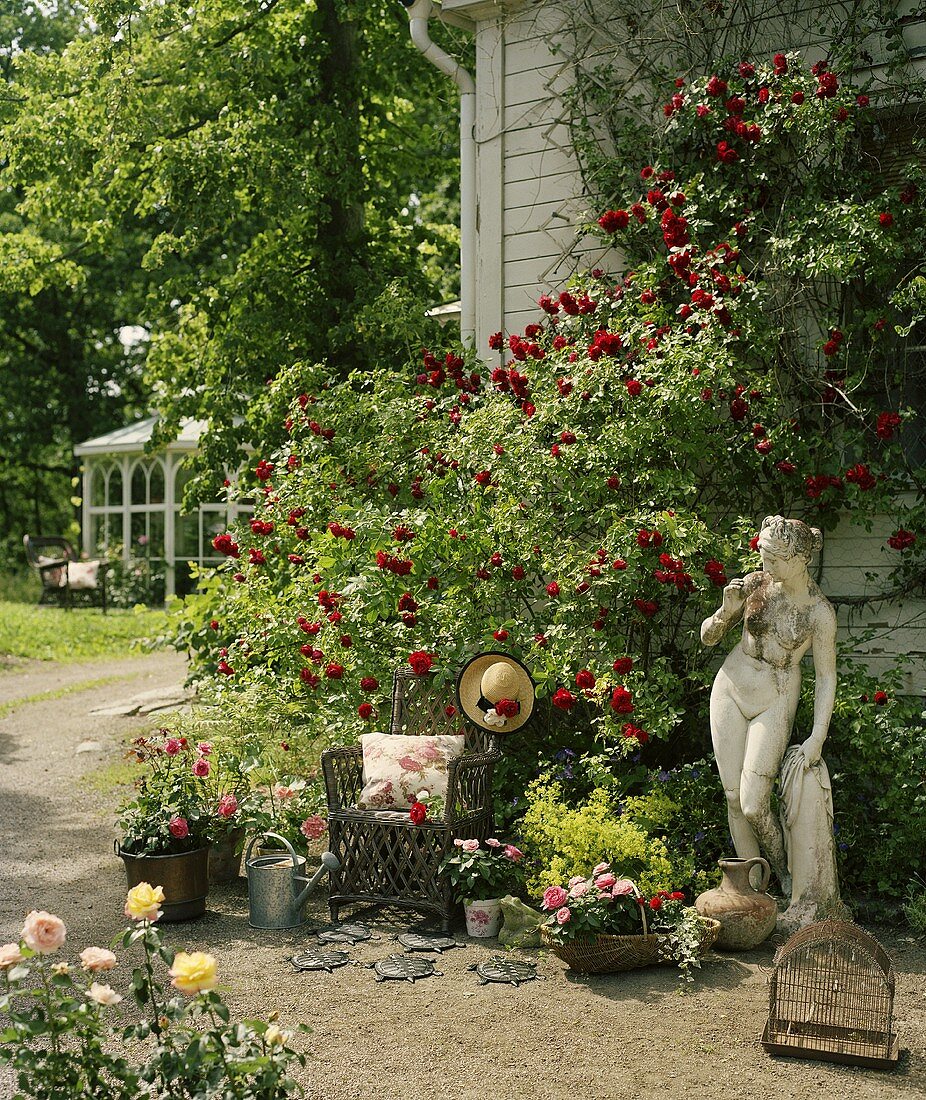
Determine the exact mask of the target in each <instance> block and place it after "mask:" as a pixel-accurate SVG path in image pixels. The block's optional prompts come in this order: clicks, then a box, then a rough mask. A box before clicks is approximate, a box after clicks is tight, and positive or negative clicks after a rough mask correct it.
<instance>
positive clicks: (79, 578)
mask: <svg viewBox="0 0 926 1100" xmlns="http://www.w3.org/2000/svg"><path fill="white" fill-rule="evenodd" d="M99 571H100V563H99V562H98V561H72V562H71V563H70V564H69V565H68V587H69V588H81V589H83V588H96V586H97V575H98V573H99Z"/></svg>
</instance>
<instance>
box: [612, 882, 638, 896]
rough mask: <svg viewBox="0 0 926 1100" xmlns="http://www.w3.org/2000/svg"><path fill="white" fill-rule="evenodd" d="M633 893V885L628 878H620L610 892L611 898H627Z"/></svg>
mask: <svg viewBox="0 0 926 1100" xmlns="http://www.w3.org/2000/svg"><path fill="white" fill-rule="evenodd" d="M633 892H634V885H633V883H632V882H631V881H630V879H629V878H620V879H618V880H617V882H615V883H614V886H613V888H612V890H611V897H612V898H623V897H628V896H629V895H630V894H632V893H633Z"/></svg>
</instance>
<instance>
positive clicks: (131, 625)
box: [0, 600, 167, 661]
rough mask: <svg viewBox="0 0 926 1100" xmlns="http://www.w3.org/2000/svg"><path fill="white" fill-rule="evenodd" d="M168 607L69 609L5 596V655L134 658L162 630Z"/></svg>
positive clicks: (0, 623) (0, 611) (1, 619)
mask: <svg viewBox="0 0 926 1100" xmlns="http://www.w3.org/2000/svg"><path fill="white" fill-rule="evenodd" d="M166 625H167V615H166V613H165V612H164V611H150V610H147V609H145V610H140V611H134V610H132V611H122V610H115V611H109V612H108V613H107V614H106V615H103V614H102V612H101V611H100V610H99V609H98V608H79V609H76V610H72V611H64V610H63V609H61V608H57V607H35V606H34V605H30V604H25V603H10V602H8V601H5V600H2V601H0V657H14V658H15V657H20V658H33V659H38V660H45V661H51V660H55V661H85V660H91V659H93V658H94V657H131V656H132V655H133V654H134V653H140V652H141V649H140V648H138V647H139V645H140V643H141V642H142V641H143V640H145V639H153V638H156V637H158V636H160V635H162V634H163V633H164V631H165V628H166Z"/></svg>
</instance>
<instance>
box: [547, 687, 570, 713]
mask: <svg viewBox="0 0 926 1100" xmlns="http://www.w3.org/2000/svg"><path fill="white" fill-rule="evenodd" d="M550 701H551V702H552V704H553V706H554V707H558V708H559V709H560V710H565V711H570V710H572V708H573V707H574V706H575V705H576V697H575V696H574V695H573V694H572V692H571V691H568V690H567V689H566V688H557V689H556V691H554V692H553V698H552V699H551V700H550Z"/></svg>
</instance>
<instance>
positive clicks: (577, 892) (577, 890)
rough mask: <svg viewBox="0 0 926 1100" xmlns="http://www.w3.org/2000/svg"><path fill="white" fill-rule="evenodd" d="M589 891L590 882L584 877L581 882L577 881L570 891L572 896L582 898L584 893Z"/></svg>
mask: <svg viewBox="0 0 926 1100" xmlns="http://www.w3.org/2000/svg"><path fill="white" fill-rule="evenodd" d="M587 893H588V883H587V882H586V881H585V879H583V880H582V881H581V882H577V883H576V884H575V886H573V887H572V889H571V890H570V891H569V896H570V897H571V898H580V897H582V895H583V894H587Z"/></svg>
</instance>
